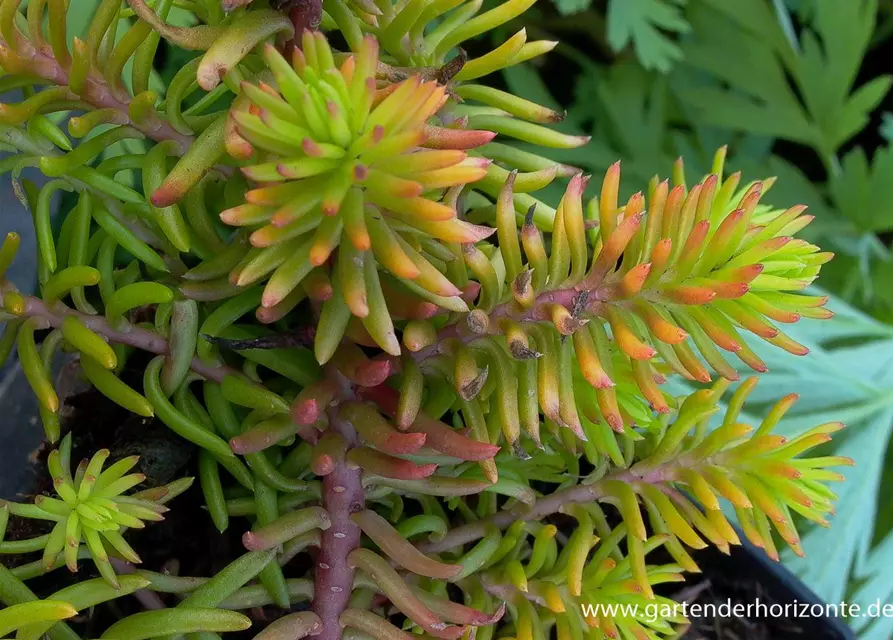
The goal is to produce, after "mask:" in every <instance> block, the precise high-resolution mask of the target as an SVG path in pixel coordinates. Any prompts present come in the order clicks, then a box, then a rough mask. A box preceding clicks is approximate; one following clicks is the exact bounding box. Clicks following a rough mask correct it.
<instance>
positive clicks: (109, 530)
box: [9, 435, 189, 588]
mask: <svg viewBox="0 0 893 640" xmlns="http://www.w3.org/2000/svg"><path fill="white" fill-rule="evenodd" d="M70 456H71V435H68V436H66V437H65V438H64V439H63V440H62V443H61V444H60V446H59V448H58V449H54V450H53V451H51V452H50V454H49V456H48V457H47V468H48V470H49V472H50V476H51V477H52V479H53V487H54V488H55V491H56V495H57V496H58V497H57V498H54V497H50V496H37V497H36V498H35V500H34V505H18V504H15V503H9V505H10V512H11V513H12V514H15V515H20V516H23V517H30V518H39V519H42V520H51V521H54V522H55V523H56V524H55V526H54V527H53V529H52V530H51V531H50V534H49V536H48V538H47V542H46V546H45V547H44V550H43V565H44V567H45V568H46V569H47V570H50V569H52V568H53V567H55V566H56V564H57V562H58V561H59V560H60V559H64V561H65V564H66V566H67V567H68V569H69V571H71V572H76V571H77V570H78V551H79V549H80V545H81V542H84V543H86V545H87V549H88V550H89V552H90V556H91V557H92V558H93V563H94V564H95V565H96V568H97V569H98V570H99V573H100V574H101V575H102V577H103V578H105V580H106V582H108V583H109V584H110V585H112V586H113V587H115V588H117V586H118V579H117V577H116V575H115V571H114V569H113V568H112V565H111V562H110V561H109V554H108V552H107V551H106V549H107V548H108V547H110V548H111V549H112V550H113V552H114V555H116V556H118V557H120V558H123V559H124V560H128V561H130V562H134V563H139V562H140V558H139V556H138V555H137V553H136V552H135V551H134V550H133V548H132V547H131V546H130V545H129V544H128V543H127V541H126V540H125V539H124V537H123V536H122V535H121V534H122V532H123V531H124V530H126V529H142V528H143V527H145V523H144V521H148V522H157V521H159V520H163V519H164V517H163V515H162V514H163V513H164V512H166V511H167V510H168V509H167V507H165V506H164V505H163V504H161V503H162V502H164V501H166V500H167V499H170V498H172V497H173V495H174V493H176V492H180V491H182V490H185V487H183V488H179V489H176V490H175V491H173V492H172V489H173V487H171V486H166V487H158V488H155V489H149V490H148V491H144V492H141V493H137V494H132V495H129V496H126V495H123V494H124V493H125V492H126V491H128V490H130V489H132V488H133V487H135V486H136V485H138V484H140V483H141V482H143V481H144V480H145V479H146V476H144V475H143V474H141V473H128V472H129V471H130V470H131V469H133V467H134V466H135V465H136V464H137V462H138V461H139V456H130V457H127V458H123V459H121V460H119V461H118V462H115V463H114V464H112V465H110V466H109V467H108V468H106V469H105V470H103V465H104V464H105V462H106V460H107V459H108V457H109V450H108V449H100V450H99V451H97V452H96V453H95V454H94V455H93V457H92V458H90V460H89V461H88V460H84V461H82V462H81V464H80V465H79V466H78V468H77V470H76V471H75V473H74V475H73V476H72V474H71V466H70ZM179 482H180V483H183V482H184V481H179ZM185 482H186V483H189V481H188V480H187V481H185ZM186 486H188V484H186Z"/></svg>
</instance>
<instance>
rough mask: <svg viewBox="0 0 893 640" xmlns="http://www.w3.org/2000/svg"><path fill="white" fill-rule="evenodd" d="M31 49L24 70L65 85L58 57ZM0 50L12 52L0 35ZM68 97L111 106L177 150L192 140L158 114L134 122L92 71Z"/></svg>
mask: <svg viewBox="0 0 893 640" xmlns="http://www.w3.org/2000/svg"><path fill="white" fill-rule="evenodd" d="M29 46H30V45H29ZM32 49H33V50H32V51H30V52H29V53H30V57H29V59H28V60H27V62H24V61H23V64H25V65H26V66H27V70H28V73H31V74H34V75H36V76H38V77H40V78H42V79H44V80H46V81H47V82H48V83H50V84H54V85H58V86H60V87H64V86H67V85H68V83H69V73H68V71H67V70H66V69H64V68H63V67H62V65H61V64H60V63H59V61H58V60H56V58H54V57H53V56H52V55H48V54H47V52H45V51H42V50H41V49H40V48H37V47H32ZM0 52H3V54H5V55H6V56H9V55H13V56H15V55H16V54H14V53H12V51H11V50H10V48H9V45H8V44H7V43H6V42H5V41H4V40H3V39H2V38H0ZM71 99H72V100H83V101H84V102H87V103H89V104H90V105H91V106H92V107H94V108H96V109H115V110H116V111H118V112H119V113H120V114H121V116H120V117H121V122H122V124H126V125H129V126H131V127H133V128H134V129H137V130H139V131H141V132H142V133H143V134H145V135H146V137H148V138H151V139H152V140H155V141H156V142H162V141H164V140H173V141H174V142H176V143H177V144H178V145H179V147H180V152H181V153H185V151H186V149H188V148H189V147H190V146H191V145H192V143H193V142H194V141H195V139H194V138H193V137H192V136H188V135H184V134H182V133H180V132H179V131H177V130H176V129H174V128H173V127H172V126H171V125H170V124H169V123H167V122H165V121H164V120H161V119H159V118H153V119H151V120H150V121H148V122H141V123H137V122H134V121H133V120H132V119H131V118H130V115H129V108H130V101H129V100H122V99H121V97H120V96H116V95H115V92H114V91H113V90H112V88H111V87H110V86H109V85H108V84H107V83H106V82H105V80H104V79H102V78H101V77H100V76H98V75H97V74H95V73H90V74H88V76H87V80H86V82H85V83H84V89H83V91H82V92H81V94H80V95H79V96H76V95H74V94H72V95H71Z"/></svg>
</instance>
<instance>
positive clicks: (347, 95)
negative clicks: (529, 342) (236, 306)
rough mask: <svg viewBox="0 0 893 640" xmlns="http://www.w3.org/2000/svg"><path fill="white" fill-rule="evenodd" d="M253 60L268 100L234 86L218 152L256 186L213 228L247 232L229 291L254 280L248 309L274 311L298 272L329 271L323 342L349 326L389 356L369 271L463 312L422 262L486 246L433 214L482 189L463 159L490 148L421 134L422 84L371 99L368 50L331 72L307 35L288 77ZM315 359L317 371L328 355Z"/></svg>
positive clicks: (428, 99) (322, 45)
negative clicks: (463, 191) (258, 291)
mask: <svg viewBox="0 0 893 640" xmlns="http://www.w3.org/2000/svg"><path fill="white" fill-rule="evenodd" d="M264 58H265V60H266V62H267V65H268V66H269V69H270V71H271V72H272V76H273V78H275V81H276V85H277V86H278V89H276V88H273V87H272V86H271V85H269V84H267V83H264V82H261V83H260V84H259V85H258V86H255V85H253V84H250V83H247V82H246V83H243V85H242V91H243V93H242V95H241V96H240V98H239V99H238V100H237V102H236V104H235V105H234V108H233V109H232V111H231V113H230V123H229V128H228V134H227V148H228V149H229V151H230V153H231V154H232V155H234V156H236V157H241V158H245V159H247V158H252V159H253V160H256V162H255V163H254V164H251V165H250V166H245V167H243V168H242V171H243V173H244V174H245V176H247V177H248V178H249V179H250V180H251V181H253V182H254V183H256V184H257V187H256V188H254V189H252V190H250V191H248V193H247V195H246V202H245V204H242V205H240V206H237V207H234V208H231V209H228V210H226V211H224V212H223V213H221V215H220V217H221V219H222V220H223V221H224V222H226V223H227V224H230V225H235V226H247V227H251V228H252V229H253V230H252V232H251V235H250V242H251V244H252V246H253V247H254V249H253V250H252V251H250V252H249V254H248V255H247V256H246V258H245V259H244V260H243V261H242V262H241V263H240V264H239V265H238V266H237V267H236V269H235V270H234V272H233V273H232V274H231V281H232V282H233V283H234V284H236V285H239V286H243V287H244V286H248V285H251V284H252V283H255V282H258V281H261V280H262V279H265V278H267V282H266V286H265V287H264V291H263V296H262V299H261V305H262V307H263V308H274V307H276V306H277V305H280V306H281V305H283V304H287V303H288V302H289V300H292V301H293V299H294V297H295V296H299V295H301V294H300V293H295V292H296V290H298V287H299V286H300V285H301V283H302V281H303V280H304V279H305V278H306V277H307V276H308V274H309V273H310V272H311V270H313V269H314V268H315V267H320V266H322V265H326V264H328V263H329V262H330V261H331V264H332V274H331V278H332V280H333V281H334V284H335V285H336V286H335V287H334V288H335V289H336V291H335V293H334V295H333V298H332V299H331V301H330V302H329V303H328V306H329V307H334V306H337V307H338V310H337V311H334V310H333V309H331V308H330V309H329V313H326V311H325V310H324V312H323V314H324V316H325V315H333V316H335V317H336V318H337V320H335V321H334V322H333V323H332V324H330V325H329V326H326V325H323V327H324V328H325V330H326V333H328V332H331V333H332V334H337V336H336V339H335V343H336V344H337V340H338V339H340V337H341V334H342V333H343V332H344V329H345V327H346V324H347V321H348V319H349V317H350V315H353V316H356V317H358V318H360V319H362V321H363V325H364V326H365V329H366V331H368V333H369V335H370V336H371V337H372V339H373V340H374V341H375V342H376V343H377V344H379V345H380V346H381V347H382V348H383V349H385V350H386V351H388V352H389V353H393V354H397V353H399V351H400V348H399V343H398V341H397V339H396V337H395V335H394V329H393V325H392V321H391V317H390V313H389V312H388V310H387V307H386V306H385V303H384V295H385V294H384V293H383V292H382V283H381V282H380V279H379V274H378V268H379V266H380V267H382V268H383V269H384V270H385V271H388V272H389V273H390V274H391V275H392V276H393V277H394V278H396V280H398V281H402V282H403V283H406V284H407V285H408V286H410V287H411V288H412V289H413V290H415V289H419V288H420V289H422V290H424V291H427V292H428V294H429V295H431V296H437V297H439V298H443V299H446V300H448V302H445V303H444V304H445V305H446V306H450V307H454V308H459V309H466V307H465V304H464V303H463V302H462V300H461V298H459V297H458V296H459V295H460V294H461V291H460V290H459V289H458V288H457V287H456V286H455V285H454V284H453V283H451V282H450V281H449V280H448V279H447V278H446V277H445V276H444V275H442V273H441V272H440V271H439V270H438V269H437V268H435V266H434V265H432V263H431V262H430V261H429V260H428V259H427V258H426V257H424V255H423V253H429V254H430V253H432V252H433V253H435V254H436V253H437V249H436V248H435V249H433V250H432V249H431V248H430V247H429V246H428V245H430V244H432V243H434V244H439V243H457V242H474V241H477V240H480V239H482V238H484V237H486V236H488V235H490V233H492V230H491V229H489V228H485V227H479V226H476V225H473V224H470V223H468V222H465V221H463V220H460V219H458V218H457V216H456V210H455V208H454V207H453V206H451V205H450V204H448V203H447V202H444V201H442V200H443V196H444V191H445V190H446V189H449V188H450V187H461V186H462V185H465V184H467V183H469V182H474V181H476V180H479V179H481V178H482V177H484V176H485V175H486V168H487V166H488V165H489V161H488V160H486V159H482V158H470V157H468V156H467V153H466V149H469V148H472V147H475V146H479V145H481V144H484V143H486V142H488V141H489V140H490V139H491V138H492V137H493V135H494V134H492V133H489V132H484V131H469V130H462V129H447V128H442V127H438V126H435V125H433V124H429V120H431V119H432V118H433V117H435V115H436V114H437V112H438V110H439V109H440V108H441V106H443V104H444V103H445V102H446V100H447V93H446V88H445V87H444V86H442V85H440V84H438V83H437V82H436V81H433V80H431V81H423V80H422V78H421V77H420V76H418V75H414V76H411V77H409V78H407V79H405V80H403V81H401V82H398V83H395V84H389V85H386V86H383V87H380V88H379V87H377V85H376V80H375V70H376V67H377V65H378V43H377V42H376V41H375V39H373V38H365V39H364V40H363V46H362V47H361V48H360V50H359V51H358V52H357V53H356V54H355V55H351V56H349V57H347V58H345V59H344V60H343V62H341V65H340V66H336V63H335V59H334V57H333V53H332V50H331V48H330V47H329V44H328V43H327V42H326V39H325V37H324V36H323V35H322V34H319V33H310V32H307V33H305V34H304V36H303V42H302V48H301V49H297V50H296V51H295V53H294V58H293V63H292V64H289V63H288V62H286V60H285V59H284V58H283V57H282V55H281V54H280V53H279V52H278V51H276V49H275V48H273V47H272V46H269V47H267V48H266V50H265V53H264ZM336 250H337V254H336V255H333V254H335V252H336ZM444 251H445V249H444V248H441V250H440V253H443V252H444ZM317 355H319V356H321V357H320V359H321V360H323V361H324V360H326V359H328V356H330V355H331V354H330V353H328V352H327V350H325V349H323V350H322V353H320V352H319V350H318V354H317Z"/></svg>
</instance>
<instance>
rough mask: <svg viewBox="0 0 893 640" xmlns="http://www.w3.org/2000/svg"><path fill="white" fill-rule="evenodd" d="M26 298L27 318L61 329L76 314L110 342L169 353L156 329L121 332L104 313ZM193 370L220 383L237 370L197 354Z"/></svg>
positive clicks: (0, 289) (1, 288)
mask: <svg viewBox="0 0 893 640" xmlns="http://www.w3.org/2000/svg"><path fill="white" fill-rule="evenodd" d="M8 289H9V285H7V286H5V287H4V286H2V285H0V305H2V302H3V293H4V292H5V291H6V290H8ZM22 297H23V298H24V299H25V312H24V313H23V314H22V316H23V317H25V318H43V319H44V320H45V321H46V323H47V325H49V326H51V327H53V328H56V329H58V328H59V327H61V326H62V321H63V320H64V319H65V316H75V317H77V318H78V319H79V320H80V321H81V322H83V323H84V324H85V325H86V326H87V328H89V329H90V330H92V331H95V332H96V333H98V334H99V335H102V336H105V337H106V338H108V339H109V342H114V343H119V344H127V345H130V346H131V347H136V348H137V349H142V350H143V351H148V352H150V353H156V354H159V355H166V354H168V353H169V345H168V343H167V340H165V339H164V338H162V337H161V336H160V335H158V334H157V333H155V332H154V331H149V330H148V329H143V328H142V327H130V329H129V330H128V331H122V330H118V329H115V328H113V327H112V326H111V325H110V324H109V323H108V322H107V321H106V319H105V318H104V317H103V316H91V315H87V314H85V313H80V312H79V311H75V310H74V309H70V308H69V307H66V306H65V305H64V304H62V303H61V302H57V303H56V304H54V305H53V308H52V309H50V308H49V307H48V306H47V305H46V303H45V302H44V301H43V300H41V299H40V298H36V297H34V296H22ZM190 367H191V369H192V370H193V371H195V372H196V373H197V374H199V375H200V376H202V377H204V378H205V379H207V380H214V381H215V382H220V381H222V380H223V377H224V376H226V375H227V374H230V373H234V371H233V370H232V369H231V368H230V367H227V366H224V365H218V364H208V363H206V362H202V361H201V360H199V359H198V358H197V357H196V358H193V359H192V364H191V365H190Z"/></svg>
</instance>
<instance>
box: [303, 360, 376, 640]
mask: <svg viewBox="0 0 893 640" xmlns="http://www.w3.org/2000/svg"><path fill="white" fill-rule="evenodd" d="M329 373H330V374H331V375H332V376H333V377H334V378H337V379H338V380H339V381H340V383H341V384H340V386H341V393H340V394H339V395H340V397H341V399H342V400H347V399H352V398H353V395H354V394H353V389H352V388H351V386H350V383H349V382H347V380H346V379H345V378H344V376H341V375H340V374H338V373H336V372H332V371H329ZM329 424H330V426H331V427H332V428H333V429H335V430H337V431H338V433H340V434H341V436H342V437H343V438H344V439H345V440H347V442H348V443H350V445H351V446H357V444H358V441H357V433H356V431H355V430H354V428H353V426H352V425H350V424H349V423H348V422H345V421H344V420H342V419H341V418H339V416H338V411H337V409H335V410H333V411H330V412H329ZM322 500H323V507H324V508H325V509H326V511H328V512H329V518H330V519H331V521H332V526H330V527H329V528H328V529H326V530H325V531H323V532H322V542H321V544H320V545H319V554H318V556H317V558H316V571H315V574H314V581H313V582H314V592H313V612H314V613H315V614H316V615H317V616H319V619H320V621H321V622H322V630H321V631H320V632H319V634H317V635H316V636H314V640H341V633H342V629H341V623H340V621H339V620H340V618H341V614H342V613H344V610H345V609H346V608H347V604H348V601H349V600H350V594H351V591H353V579H354V573H355V572H354V569H353V568H352V567H350V566H349V565H348V563H347V556H348V554H350V552H351V551H353V550H354V549H356V548H358V547H359V546H360V536H361V532H360V528H359V527H358V526H357V525H356V524H355V523H354V521H353V520H352V519H351V517H350V516H351V514H354V513H358V512H360V511H362V510H363V509H365V502H366V496H365V492H364V491H363V482H362V472H361V471H360V469H351V468H350V467H348V466H347V463H346V462H345V461H344V459H341V460H339V461H338V462H336V463H335V468H334V470H333V471H332V473H330V474H329V475H327V476H324V477H323V482H322Z"/></svg>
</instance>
